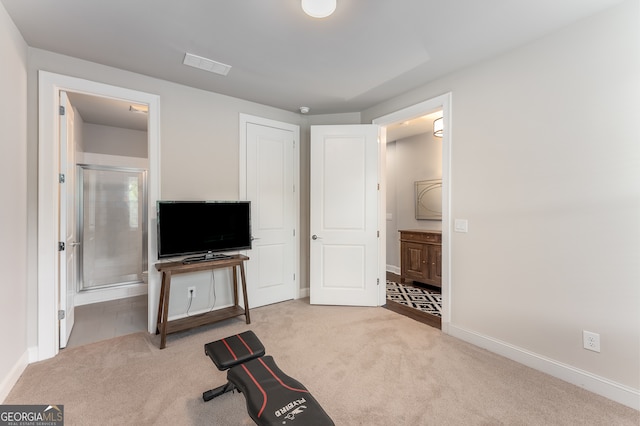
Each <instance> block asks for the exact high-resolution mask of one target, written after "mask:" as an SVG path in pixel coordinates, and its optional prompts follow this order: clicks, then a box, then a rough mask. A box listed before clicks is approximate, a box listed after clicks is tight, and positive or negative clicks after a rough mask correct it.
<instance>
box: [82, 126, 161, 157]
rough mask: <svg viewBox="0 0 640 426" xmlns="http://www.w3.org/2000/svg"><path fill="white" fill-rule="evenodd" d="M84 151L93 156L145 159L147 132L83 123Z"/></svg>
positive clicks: (146, 153)
mask: <svg viewBox="0 0 640 426" xmlns="http://www.w3.org/2000/svg"><path fill="white" fill-rule="evenodd" d="M83 133H84V136H83V139H84V151H85V152H92V153H95V154H106V155H122V156H126V157H139V158H147V157H148V156H149V154H148V149H147V132H146V131H144V130H132V129H122V128H120V127H113V126H102V125H100V124H92V123H84V126H83Z"/></svg>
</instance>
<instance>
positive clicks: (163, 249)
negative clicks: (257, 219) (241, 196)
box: [157, 201, 251, 259]
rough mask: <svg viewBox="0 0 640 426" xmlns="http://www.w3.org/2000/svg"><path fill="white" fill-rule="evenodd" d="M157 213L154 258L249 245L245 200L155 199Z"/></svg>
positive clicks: (219, 250) (247, 215)
mask: <svg viewBox="0 0 640 426" xmlns="http://www.w3.org/2000/svg"><path fill="white" fill-rule="evenodd" d="M157 213H158V258H166V257H177V256H185V255H191V254H203V255H205V256H202V258H203V259H206V258H209V257H210V256H208V254H211V253H216V252H222V251H234V250H246V249H250V248H251V203H250V202H249V201H158V203H157ZM211 257H212V256H211Z"/></svg>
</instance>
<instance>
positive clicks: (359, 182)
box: [309, 125, 384, 306]
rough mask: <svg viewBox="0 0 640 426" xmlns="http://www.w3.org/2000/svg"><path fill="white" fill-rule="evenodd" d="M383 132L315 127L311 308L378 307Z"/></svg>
mask: <svg viewBox="0 0 640 426" xmlns="http://www.w3.org/2000/svg"><path fill="white" fill-rule="evenodd" d="M378 133H379V127H378V126H376V125H350V126H311V178H310V179H311V181H310V182H311V195H310V196H311V202H310V204H311V206H310V207H311V211H310V215H311V217H310V231H311V241H310V250H309V251H310V256H311V259H310V275H311V276H310V292H311V303H312V304H327V305H357V306H378V305H379V297H378V295H379V290H378V286H379V285H380V282H379V280H378V279H379V277H378V269H379V268H378V192H379V189H378ZM383 284H384V282H383Z"/></svg>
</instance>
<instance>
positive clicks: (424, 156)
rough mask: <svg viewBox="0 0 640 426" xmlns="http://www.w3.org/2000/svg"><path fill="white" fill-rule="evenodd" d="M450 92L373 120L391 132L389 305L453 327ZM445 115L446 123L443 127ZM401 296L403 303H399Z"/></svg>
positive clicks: (387, 140) (384, 150) (384, 173)
mask: <svg viewBox="0 0 640 426" xmlns="http://www.w3.org/2000/svg"><path fill="white" fill-rule="evenodd" d="M450 97H451V95H450V94H446V95H442V96H439V97H436V98H433V99H430V100H428V101H425V102H422V103H420V104H416V105H414V106H412V107H408V108H405V109H403V110H400V111H397V112H395V113H392V114H389V115H387V116H384V117H380V118H378V119H376V120H374V121H373V123H374V124H378V125H380V126H381V127H383V128H384V132H383V133H384V134H385V137H384V140H383V142H384V143H383V144H382V145H381V148H380V149H381V158H382V159H383V161H382V164H383V165H384V170H381V173H380V174H381V177H382V179H381V180H382V181H383V182H384V184H383V185H382V189H383V190H384V191H383V194H381V196H382V198H384V202H383V206H382V207H381V210H382V209H385V210H384V211H385V212H386V215H385V217H384V222H385V223H383V224H381V228H383V229H384V230H385V232H384V235H385V241H384V242H383V244H384V253H385V254H384V257H383V260H384V261H385V263H386V266H385V268H386V270H385V272H386V274H385V275H383V276H386V278H387V282H388V284H387V286H386V290H387V291H386V295H387V297H386V299H387V301H389V299H391V301H390V302H388V303H387V307H388V308H389V309H391V310H394V311H396V312H399V313H402V314H403V315H407V316H410V317H412V318H414V319H416V320H419V321H421V322H425V323H427V324H429V325H432V326H434V327H438V328H441V329H442V330H443V331H445V332H447V329H448V324H449V318H450V312H449V306H450V285H449V276H450V273H449V265H450V261H449V256H450V252H451V251H450V235H449V223H450V217H449V215H450V210H449V199H450V193H449V191H450V189H449V188H450V167H449V164H450V154H451V151H450V131H449V129H450V126H449V122H450ZM439 119H441V121H440V122H444V129H443V133H442V134H438V135H436V134H434V121H436V120H439ZM434 182H435V183H437V185H434ZM425 188H426V189H425ZM436 190H437V191H436ZM425 194H426V195H425ZM434 194H437V196H434ZM401 240H402V242H401ZM414 265H415V266H414ZM399 301H402V302H403V304H399V303H394V302H399ZM405 302H406V303H405ZM394 308H395V309H394Z"/></svg>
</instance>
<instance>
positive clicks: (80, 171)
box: [76, 164, 149, 293]
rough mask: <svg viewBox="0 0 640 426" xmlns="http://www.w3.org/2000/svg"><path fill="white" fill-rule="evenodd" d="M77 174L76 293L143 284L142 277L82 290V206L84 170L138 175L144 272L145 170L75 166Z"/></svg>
mask: <svg viewBox="0 0 640 426" xmlns="http://www.w3.org/2000/svg"><path fill="white" fill-rule="evenodd" d="M76 167H77V170H78V173H77V176H78V178H77V194H78V197H77V202H76V213H77V216H76V217H77V218H78V221H77V225H76V226H77V232H78V240H79V241H81V242H82V244H80V250H79V253H78V254H79V259H78V260H79V261H78V269H79V270H78V275H77V276H78V281H77V283H76V284H77V285H76V291H77V292H78V293H81V292H82V293H84V292H92V291H100V290H104V289H108V288H114V287H120V286H125V285H130V284H139V283H142V282H143V279H142V277H141V278H140V280H137V281H127V282H121V283H113V284H105V285H100V286H96V287H93V288H83V282H84V259H85V255H84V250H85V247H84V214H83V213H84V209H83V205H84V174H83V173H84V170H103V171H109V172H128V173H138V174H139V176H140V178H141V180H142V185H141V186H142V193H141V194H140V193H139V194H138V200H140V201H141V204H142V206H141V208H142V211H141V213H140V217H141V226H142V236H141V238H142V253H141V256H142V272H144V271H146V270H147V268H148V238H149V229H148V219H147V215H148V208H149V206H148V200H147V194H148V188H147V186H148V176H147V175H148V171H147V169H143V168H136V167H120V166H103V165H96V164H77V165H76Z"/></svg>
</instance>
